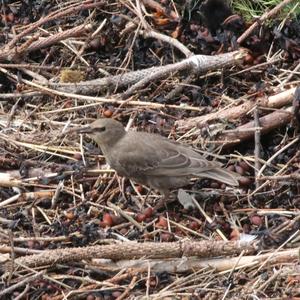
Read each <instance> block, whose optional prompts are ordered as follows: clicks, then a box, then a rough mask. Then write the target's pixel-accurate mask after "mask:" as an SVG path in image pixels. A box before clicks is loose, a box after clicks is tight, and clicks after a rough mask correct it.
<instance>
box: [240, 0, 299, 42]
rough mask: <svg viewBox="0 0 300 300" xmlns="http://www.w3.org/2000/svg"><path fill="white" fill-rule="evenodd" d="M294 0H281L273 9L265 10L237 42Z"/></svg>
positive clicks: (241, 40)
mask: <svg viewBox="0 0 300 300" xmlns="http://www.w3.org/2000/svg"><path fill="white" fill-rule="evenodd" d="M293 1H294V0H283V1H282V2H279V4H278V5H276V6H275V7H274V8H273V9H271V10H270V11H267V12H265V13H264V14H263V15H262V16H261V17H260V18H259V19H258V20H257V21H255V22H254V23H253V24H252V25H251V26H250V27H249V28H248V29H247V30H246V31H245V32H244V33H243V34H242V35H241V36H240V37H239V38H238V39H237V43H238V44H241V43H242V42H243V41H244V40H245V39H246V38H247V37H248V36H249V35H250V34H251V33H252V32H253V31H254V30H255V29H256V28H257V27H258V26H259V25H260V24H262V23H263V22H264V21H265V20H269V19H270V18H271V17H273V16H275V15H276V14H277V13H279V12H280V11H281V10H282V9H283V8H284V7H285V6H286V5H288V4H290V3H291V2H293Z"/></svg>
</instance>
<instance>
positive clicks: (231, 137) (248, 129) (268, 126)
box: [216, 107, 294, 146]
mask: <svg viewBox="0 0 300 300" xmlns="http://www.w3.org/2000/svg"><path fill="white" fill-rule="evenodd" d="M292 111H293V108H292V107H289V108H287V109H285V110H280V111H275V112H273V113H270V114H268V115H266V116H264V117H261V118H260V119H259V123H260V126H261V127H260V132H261V133H262V134H265V133H267V132H269V131H271V130H273V129H275V128H279V127H281V126H283V125H285V124H287V123H288V122H290V121H291V120H292V119H293V116H294V115H293V113H292ZM255 130H256V128H255V122H254V121H251V122H248V123H246V124H244V125H242V126H239V127H237V128H236V129H233V130H225V131H224V132H223V133H221V134H220V135H219V136H218V138H217V140H216V141H219V142H220V143H221V144H223V145H224V146H232V145H236V144H239V143H240V142H242V141H245V140H248V139H251V138H253V137H254V134H255Z"/></svg>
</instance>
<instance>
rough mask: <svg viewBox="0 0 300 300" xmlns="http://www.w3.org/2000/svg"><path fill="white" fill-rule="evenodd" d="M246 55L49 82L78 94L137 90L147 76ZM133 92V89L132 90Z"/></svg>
mask: <svg viewBox="0 0 300 300" xmlns="http://www.w3.org/2000/svg"><path fill="white" fill-rule="evenodd" d="M245 55H246V51H245V50H244V49H241V50H239V51H234V52H229V53H225V54H220V55H215V56H209V55H194V56H192V57H189V58H187V59H184V60H182V61H180V62H178V63H175V64H169V65H166V66H162V67H152V68H148V69H143V70H138V71H132V72H128V73H125V74H121V75H115V76H109V77H104V78H100V79H99V78H98V79H94V80H89V81H83V82H78V83H48V85H49V86H50V87H52V88H53V89H56V90H59V91H63V92H68V93H76V94H96V93H98V92H100V91H102V90H103V89H107V88H110V89H112V88H120V87H125V86H131V85H134V84H137V86H135V88H134V89H135V90H136V89H137V88H140V87H142V86H144V84H146V83H147V81H145V78H151V80H154V79H155V80H157V79H159V78H162V77H166V76H169V75H170V74H171V73H173V72H178V71H182V70H191V69H192V70H196V71H197V72H205V71H208V70H210V71H211V70H214V69H219V68H223V67H225V66H228V65H235V64H237V63H239V62H240V61H241V60H242V59H243V58H244V57H245ZM130 93H132V90H131V91H130Z"/></svg>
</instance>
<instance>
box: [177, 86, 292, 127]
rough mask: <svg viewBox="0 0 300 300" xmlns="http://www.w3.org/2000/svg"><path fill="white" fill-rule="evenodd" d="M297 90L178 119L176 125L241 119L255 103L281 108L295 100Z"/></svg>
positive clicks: (193, 125) (193, 124) (205, 123)
mask: <svg viewBox="0 0 300 300" xmlns="http://www.w3.org/2000/svg"><path fill="white" fill-rule="evenodd" d="M295 91H296V88H291V89H289V90H286V91H284V92H282V93H279V94H276V95H273V96H269V97H267V98H266V97H261V98H258V99H257V100H256V101H247V102H245V103H243V104H240V105H238V106H234V107H230V108H227V109H224V110H219V111H217V112H213V113H211V114H208V115H204V116H199V117H195V118H189V119H186V120H178V121H177V122H176V125H177V126H178V129H183V130H189V129H191V128H193V127H202V126H203V125H207V123H208V122H211V121H214V120H218V119H220V120H236V119H239V118H240V117H241V116H243V115H245V114H246V113H248V112H249V111H251V110H252V109H253V108H254V107H255V105H259V106H260V107H269V108H280V107H282V106H284V105H286V104H289V103H291V102H292V101H293V99H294V93H295ZM237 101H238V100H237Z"/></svg>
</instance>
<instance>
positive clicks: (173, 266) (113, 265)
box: [92, 249, 298, 273]
mask: <svg viewBox="0 0 300 300" xmlns="http://www.w3.org/2000/svg"><path fill="white" fill-rule="evenodd" d="M271 255H273V253H272V252H270V253H266V254H260V255H255V256H254V255H253V256H252V255H249V256H243V257H231V258H228V257H226V258H223V257H222V258H213V259H206V258H198V257H189V258H187V259H185V260H184V259H182V258H169V259H147V260H146V259H136V260H135V259H132V260H119V261H116V262H112V261H103V260H101V261H99V262H98V260H97V259H94V260H93V262H92V263H93V264H96V265H97V266H100V267H102V268H105V269H106V268H107V269H109V270H111V271H114V272H117V271H119V270H123V269H133V270H138V271H140V272H146V271H147V269H148V268H149V266H150V268H151V271H152V272H168V273H185V272H191V271H193V272H195V271H198V270H200V269H204V268H207V267H210V268H213V269H215V270H216V271H217V272H228V271H230V270H232V268H233V267H234V266H235V269H240V268H243V267H246V266H259V265H260V264H261V263H262V262H264V261H265V260H266V259H268V258H269V257H270V256H271ZM297 259H298V249H289V250H284V251H279V252H277V253H276V255H273V257H272V259H271V260H270V261H269V264H276V263H284V262H287V263H288V262H291V261H293V260H297Z"/></svg>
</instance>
